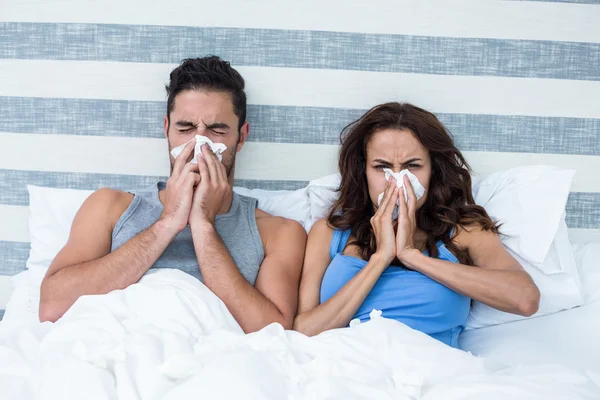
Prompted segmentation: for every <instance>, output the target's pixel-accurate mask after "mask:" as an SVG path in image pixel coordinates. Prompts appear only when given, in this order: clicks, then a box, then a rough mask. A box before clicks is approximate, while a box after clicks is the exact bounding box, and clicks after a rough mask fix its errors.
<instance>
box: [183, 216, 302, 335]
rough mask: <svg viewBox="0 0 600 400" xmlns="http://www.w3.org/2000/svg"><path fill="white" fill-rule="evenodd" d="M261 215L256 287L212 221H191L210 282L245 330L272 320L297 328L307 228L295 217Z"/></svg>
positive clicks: (288, 327) (206, 282) (255, 329)
mask: <svg viewBox="0 0 600 400" xmlns="http://www.w3.org/2000/svg"><path fill="white" fill-rule="evenodd" d="M258 212H260V211H258ZM261 220H262V221H261V222H260V226H259V230H260V232H261V237H263V242H264V247H265V258H264V260H263V262H262V264H261V267H260V272H259V274H258V277H257V280H256V283H255V286H252V285H251V284H250V283H249V282H248V281H247V280H246V279H245V278H244V277H243V276H242V274H241V273H240V271H239V270H238V268H237V266H236V265H235V262H234V260H233V258H232V257H231V255H230V254H229V252H228V250H227V248H226V247H225V244H224V243H223V241H222V240H221V237H220V236H219V234H218V233H217V231H216V229H215V228H214V225H213V224H212V223H209V222H206V223H202V224H197V225H193V226H192V237H193V240H194V247H195V249H196V255H197V257H198V260H199V264H200V266H201V267H200V271H201V273H202V277H203V278H204V283H205V285H206V286H207V287H208V288H209V289H210V290H211V291H212V292H213V293H215V294H216V295H217V296H218V297H219V298H220V299H221V300H222V301H223V302H224V303H225V305H226V306H227V308H228V309H229V311H230V312H231V314H232V315H233V317H234V318H235V319H236V321H237V322H238V323H239V324H240V326H241V327H242V329H243V330H244V332H246V333H249V332H254V331H257V330H260V329H262V328H263V327H265V326H267V325H269V324H271V323H273V322H277V323H279V324H281V325H282V326H283V327H284V328H285V329H291V328H292V324H293V321H294V317H295V315H296V310H297V303H298V285H299V281H300V274H301V271H302V263H303V260H304V248H305V245H306V232H305V231H304V228H302V226H301V225H300V224H298V223H297V222H296V221H291V220H287V219H284V218H279V217H266V218H261Z"/></svg>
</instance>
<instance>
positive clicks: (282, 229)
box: [256, 208, 306, 240]
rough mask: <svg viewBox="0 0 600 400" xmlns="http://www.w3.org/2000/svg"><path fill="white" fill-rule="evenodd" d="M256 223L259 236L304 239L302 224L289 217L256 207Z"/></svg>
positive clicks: (304, 233) (304, 232)
mask: <svg viewBox="0 0 600 400" xmlns="http://www.w3.org/2000/svg"><path fill="white" fill-rule="evenodd" d="M256 225H257V226H258V229H259V232H260V233H261V236H263V235H264V236H267V237H272V238H279V239H282V240H285V239H286V238H289V239H291V240H293V239H294V238H297V239H301V238H303V239H304V240H305V239H306V231H305V230H304V227H303V226H302V224H300V223H299V222H298V221H296V220H294V219H290V218H285V217H279V216H275V215H272V214H269V213H268V212H266V211H263V210H260V209H258V208H257V209H256Z"/></svg>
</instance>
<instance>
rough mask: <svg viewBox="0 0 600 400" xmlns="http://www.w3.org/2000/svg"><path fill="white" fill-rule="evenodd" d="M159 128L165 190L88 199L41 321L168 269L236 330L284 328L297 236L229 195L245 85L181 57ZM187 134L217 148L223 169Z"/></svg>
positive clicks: (250, 202)
mask: <svg viewBox="0 0 600 400" xmlns="http://www.w3.org/2000/svg"><path fill="white" fill-rule="evenodd" d="M166 89H167V94H168V101H167V114H166V116H165V119H164V131H165V135H166V137H167V141H168V143H169V151H170V150H171V149H173V148H175V147H178V146H180V145H182V144H185V143H187V145H186V146H185V148H184V150H183V151H182V153H181V154H180V155H179V156H178V157H177V158H176V159H173V158H172V157H171V176H170V178H169V179H168V181H167V182H166V184H165V183H163V182H159V183H157V185H155V186H153V187H152V188H149V189H146V190H141V191H138V192H136V193H127V192H121V191H117V190H112V189H100V190H98V191H96V192H94V193H93V194H92V195H91V196H90V197H89V198H88V199H87V200H86V201H85V203H84V204H83V205H82V207H81V209H80V210H79V212H78V213H77V216H76V217H75V220H74V222H73V226H72V228H71V234H70V237H69V240H68V242H67V244H66V245H65V247H64V248H63V249H62V250H61V251H60V252H59V253H58V255H57V256H56V258H55V259H54V261H53V262H52V264H51V265H50V268H49V270H48V272H47V274H46V276H45V278H44V281H43V283H42V288H41V297H40V320H42V321H56V320H57V319H59V318H60V317H61V316H62V315H63V314H64V313H65V312H66V311H67V310H68V309H69V308H70V307H71V306H72V305H73V303H74V302H75V300H77V298H78V297H79V296H82V295H88V294H105V293H108V292H110V291H113V290H117V289H124V288H126V287H128V286H129V285H131V284H133V283H136V282H137V281H138V280H139V279H140V278H141V277H142V276H143V275H144V274H145V273H146V272H147V271H148V270H149V269H150V268H177V269H181V270H183V271H185V272H187V273H189V274H191V275H193V276H196V277H197V278H198V279H200V280H202V281H203V282H204V284H205V285H206V286H207V287H208V288H209V289H210V290H212V291H213V292H214V293H215V294H216V295H217V296H218V297H219V298H220V299H221V300H222V301H223V302H224V303H225V305H226V306H227V308H228V309H229V311H230V312H231V313H232V315H233V317H234V318H235V319H236V320H237V322H238V323H239V324H240V326H241V327H242V329H243V330H244V331H245V332H252V331H256V330H259V329H261V328H263V327H264V326H266V325H268V324H270V323H273V322H278V323H280V324H281V325H283V327H285V328H286V329H291V327H292V323H293V320H294V316H295V313H296V307H297V297H298V285H299V279H300V273H301V268H302V262H303V258H304V247H305V244H306V233H305V231H304V229H303V228H302V226H301V225H300V224H298V223H297V222H295V221H291V220H288V219H284V218H280V217H274V216H271V215H269V214H267V213H265V212H263V211H261V210H258V209H256V200H255V199H251V198H248V197H244V196H240V195H238V194H236V193H234V192H233V191H232V185H233V178H234V170H235V157H236V153H237V152H238V151H240V150H241V149H242V147H243V145H244V143H245V141H246V139H247V137H248V132H249V125H248V122H246V95H245V93H244V80H243V78H242V77H241V76H240V74H239V73H238V72H237V71H236V70H235V69H233V68H232V67H231V66H230V65H229V63H228V62H225V61H223V60H221V59H220V58H218V57H215V56H211V57H205V58H200V59H187V60H184V61H183V62H182V63H181V65H180V66H179V67H177V68H175V69H174V70H173V71H172V72H171V75H170V82H169V85H168V86H167V87H166ZM196 135H201V136H206V137H207V138H209V139H211V140H212V141H213V142H218V143H223V144H224V145H226V146H227V149H226V150H225V152H224V153H223V154H222V162H219V160H218V158H217V156H216V155H215V154H214V153H213V152H212V151H211V150H210V148H209V147H208V146H207V145H204V146H203V147H202V154H199V155H198V156H197V157H196V161H197V163H191V162H190V161H191V160H192V159H193V157H194V154H193V153H194V145H195V140H192V139H195V137H196Z"/></svg>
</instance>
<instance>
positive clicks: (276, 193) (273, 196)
mask: <svg viewBox="0 0 600 400" xmlns="http://www.w3.org/2000/svg"><path fill="white" fill-rule="evenodd" d="M233 190H234V191H235V192H236V193H238V194H241V195H242V196H247V197H254V198H255V199H258V208H260V209H261V210H263V211H266V212H268V213H269V214H271V215H275V216H278V217H285V218H289V219H293V220H296V221H298V222H299V223H300V224H302V226H303V227H304V229H306V231H307V232H308V229H310V199H309V197H308V188H306V187H303V188H301V189H297V190H293V191H292V190H262V189H246V188H242V187H234V188H233Z"/></svg>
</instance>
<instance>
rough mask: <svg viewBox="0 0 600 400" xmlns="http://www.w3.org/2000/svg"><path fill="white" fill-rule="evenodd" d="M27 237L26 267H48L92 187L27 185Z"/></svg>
mask: <svg viewBox="0 0 600 400" xmlns="http://www.w3.org/2000/svg"><path fill="white" fill-rule="evenodd" d="M27 190H28V191H29V238H30V240H31V251H30V253H29V259H28V260H27V264H26V266H27V268H35V267H38V268H48V267H49V266H50V263H51V262H52V260H53V259H54V257H56V254H58V252H59V251H60V249H62V248H63V246H64V245H65V243H66V242H67V239H68V238H69V233H70V232H71V224H72V223H73V219H74V218H75V215H76V214H77V211H79V208H80V207H81V205H82V204H83V202H84V201H85V199H87V197H88V196H89V195H90V194H92V193H93V191H92V190H74V189H54V188H47V187H40V186H33V185H27Z"/></svg>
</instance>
